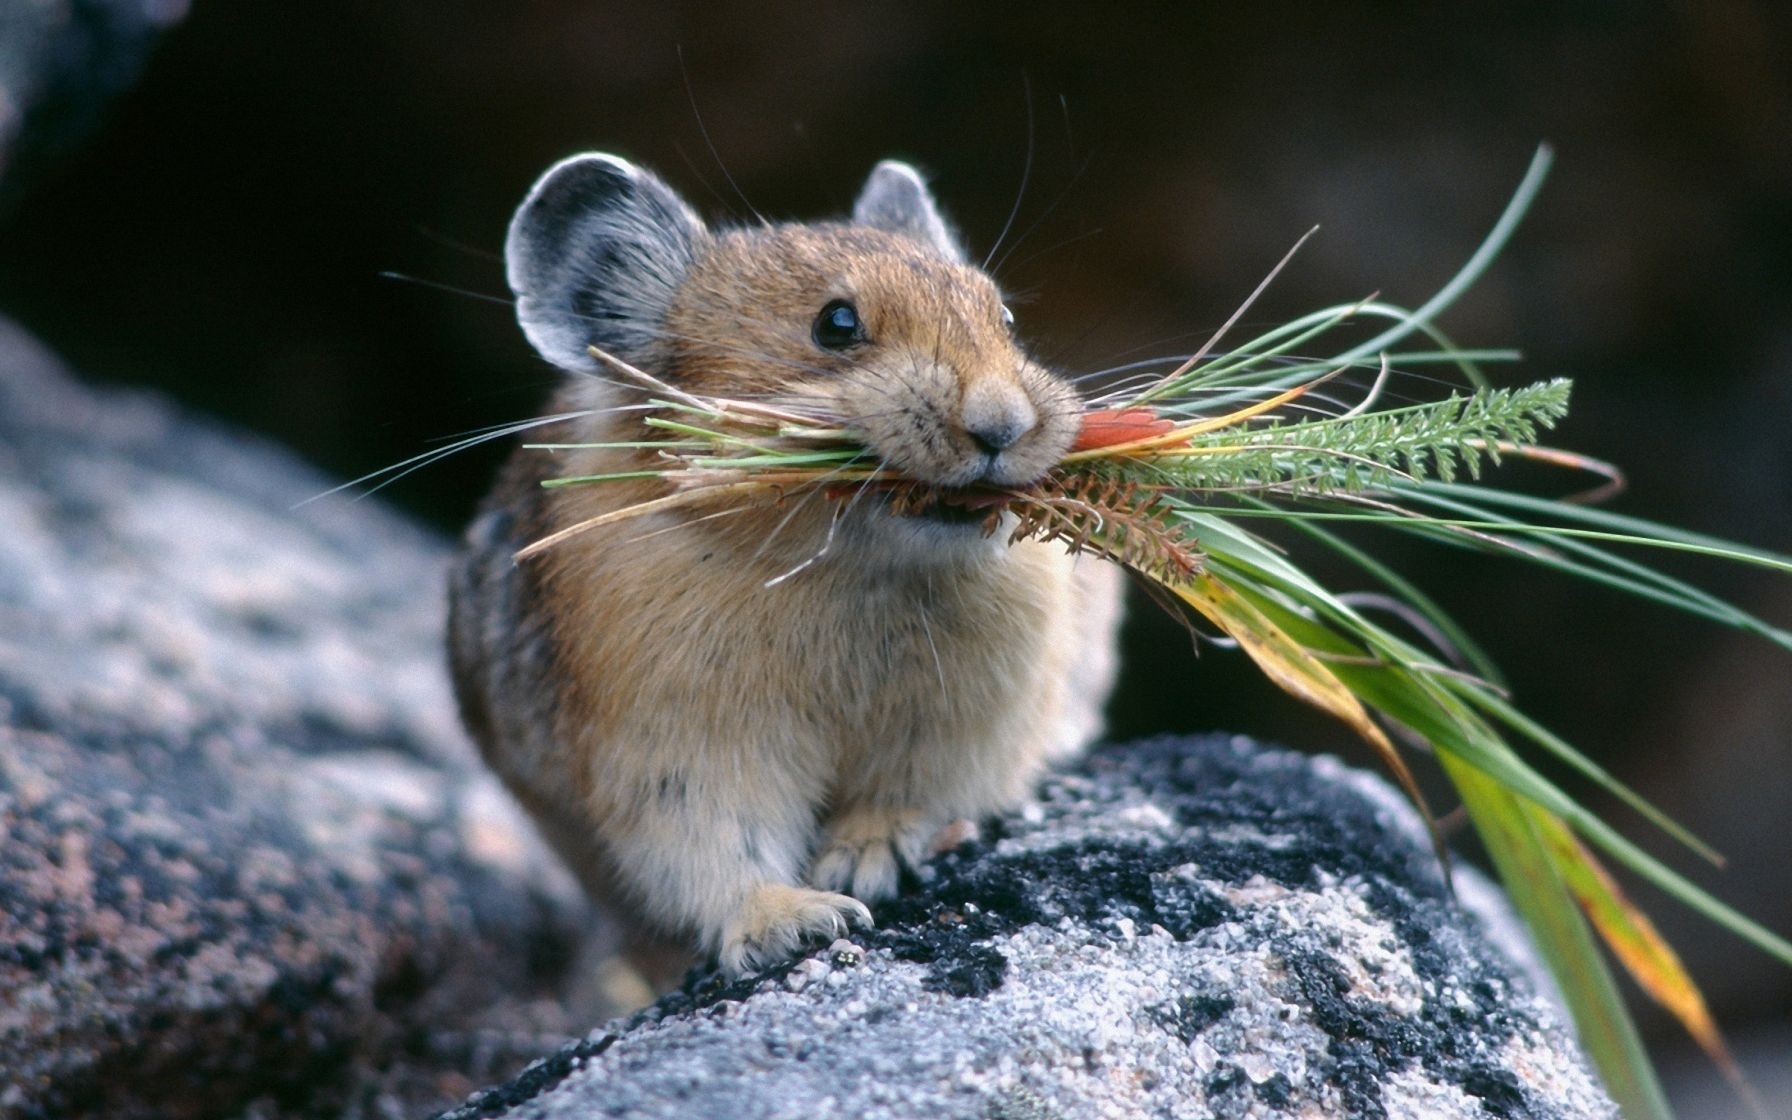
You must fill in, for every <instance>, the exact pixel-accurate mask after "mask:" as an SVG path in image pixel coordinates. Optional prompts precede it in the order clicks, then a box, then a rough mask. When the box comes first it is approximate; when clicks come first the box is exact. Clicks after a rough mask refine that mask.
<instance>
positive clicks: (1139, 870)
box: [448, 738, 1616, 1120]
mask: <svg viewBox="0 0 1792 1120" xmlns="http://www.w3.org/2000/svg"><path fill="white" fill-rule="evenodd" d="M926 875H927V878H928V881H927V882H925V883H924V884H922V885H920V887H919V888H918V889H917V890H915V891H914V892H912V893H910V894H909V895H907V896H905V897H904V898H902V899H900V900H898V901H897V902H896V903H894V904H893V905H889V906H886V907H883V908H881V909H880V910H879V912H878V914H877V918H878V921H879V928H878V930H876V931H874V932H869V933H866V934H862V935H860V936H859V937H858V938H857V943H856V944H848V943H845V942H837V943H835V944H834V945H833V946H831V947H829V948H828V949H826V950H824V951H820V952H816V953H812V954H810V955H809V956H807V957H805V958H804V959H802V960H800V961H798V962H794V963H793V964H791V965H788V966H784V967H780V968H778V969H774V970H772V971H770V972H768V973H766V974H764V975H761V976H758V977H755V978H751V979H748V980H745V981H741V982H738V983H734V984H725V983H723V982H722V981H720V980H719V979H717V978H714V977H710V978H707V979H697V980H693V981H692V982H690V983H688V984H687V986H686V987H685V989H683V990H682V991H680V992H677V993H674V994H673V995H670V996H668V997H667V998H665V999H663V1000H661V1001H660V1002H659V1003H658V1004H656V1005H655V1006H654V1007H652V1008H649V1009H648V1010H646V1011H644V1012H642V1013H640V1014H638V1015H636V1016H634V1017H632V1018H630V1019H628V1020H624V1021H618V1022H616V1023H613V1024H611V1025H610V1026H609V1027H608V1028H606V1029H604V1030H600V1031H598V1032H596V1033H594V1034H592V1035H590V1036H589V1037H587V1038H586V1039H585V1040H583V1041H581V1042H579V1043H577V1044H575V1045H573V1046H570V1047H567V1048H565V1049H563V1050H562V1051H560V1052H559V1053H558V1054H556V1055H554V1056H553V1057H552V1058H550V1059H547V1060H545V1061H543V1062H540V1063H538V1064H536V1065H534V1066H532V1067H530V1069H528V1070H527V1071H525V1072H524V1074H523V1075H522V1076H520V1077H518V1078H517V1079H515V1080H514V1081H512V1082H511V1083H510V1084H508V1085H505V1086H503V1087H501V1088H498V1089H495V1090H492V1091H489V1092H487V1093H483V1094H480V1095H479V1096H476V1097H474V1098H472V1099H471V1100H469V1102H468V1103H467V1104H466V1105H465V1106H464V1107H463V1108H461V1109H460V1110H458V1111H455V1112H453V1113H449V1114H448V1120H473V1118H475V1117H488V1116H501V1117H505V1118H506V1120H522V1118H525V1117H569V1118H570V1117H593V1116H629V1117H637V1118H643V1120H645V1118H649V1117H675V1116H676V1117H690V1116H711V1117H729V1118H739V1120H754V1118H771V1117H811V1116H853V1117H865V1118H883V1117H888V1118H892V1120H893V1118H897V1117H902V1118H913V1117H918V1116H926V1117H930V1118H935V1120H949V1118H960V1117H962V1118H965V1120H973V1118H975V1120H1020V1118H1022V1117H1025V1118H1028V1120H1048V1118H1076V1120H1083V1118H1086V1117H1115V1118H1120V1117H1125V1118H1135V1117H1191V1118H1193V1117H1246V1116H1250V1117H1297V1116H1298V1117H1320V1116H1324V1117H1353V1118H1356V1117H1394V1118H1402V1117H1404V1118H1414V1120H1418V1118H1424V1120H1444V1118H1451V1117H1462V1118H1464V1120H1466V1118H1469V1117H1474V1118H1477V1120H1479V1118H1485V1117H1490V1116H1491V1117H1501V1118H1507V1120H1515V1118H1523V1117H1536V1118H1542V1117H1615V1116H1616V1109H1615V1108H1614V1107H1613V1105H1612V1104H1611V1103H1610V1101H1609V1100H1608V1099H1607V1097H1606V1096H1605V1095H1604V1093H1603V1091H1602V1090H1601V1089H1600V1088H1599V1086H1598V1085H1597V1083H1596V1082H1595V1081H1594V1080H1593V1078H1592V1077H1591V1075H1590V1074H1589V1073H1588V1071H1587V1069H1586V1067H1585V1065H1584V1064H1583V1062H1582V1060H1581V1058H1580V1057H1579V1056H1578V1052H1577V1050H1576V1047H1575V1045H1574V1043H1573V1041H1572V1040H1571V1038H1570V1037H1569V1036H1568V1034H1567V1033H1566V1031H1565V1030H1564V1029H1563V1027H1562V1025H1561V1020H1560V1018H1559V1017H1558V1015H1557V1014H1556V1012H1555V1010H1554V1008H1553V1007H1552V1006H1551V1004H1550V1003H1549V1002H1547V1001H1546V1000H1545V999H1543V998H1540V997H1539V996H1538V994H1537V993H1536V992H1535V990H1534V989H1533V988H1532V986H1531V984H1530V983H1529V982H1528V981H1527V980H1526V979H1524V978H1523V976H1522V975H1521V974H1520V972H1519V971H1518V970H1516V969H1515V968H1514V966H1513V965H1512V964H1511V963H1510V962H1509V961H1507V960H1506V959H1505V957H1504V955H1503V954H1502V953H1501V952H1499V951H1498V950H1496V949H1495V948H1493V947H1492V946H1491V945H1490V943H1489V941H1488V940H1487V939H1486V937H1485V936H1484V935H1483V933H1482V932H1481V922H1480V920H1479V919H1477V918H1475V917H1472V916H1470V915H1468V914H1465V913H1464V911H1463V910H1462V909H1460V908H1459V907H1458V906H1457V905H1455V904H1453V903H1452V902H1451V901H1450V899H1449V897H1448V895H1447V893H1446V892H1445V890H1444V888H1443V885H1442V883H1441V881H1440V879H1439V875H1438V872H1437V869H1436V867H1435V864H1434V862H1433V861H1432V858H1431V857H1430V855H1429V854H1428V850H1427V847H1426V845H1425V842H1424V838H1423V836H1422V834H1421V833H1419V831H1418V828H1417V824H1416V821H1415V819H1414V817H1413V815H1412V814H1411V813H1410V811H1408V810H1407V809H1406V808H1405V807H1404V805H1403V804H1402V803H1401V802H1399V801H1398V799H1397V798H1396V797H1395V796H1393V795H1392V794H1391V791H1389V790H1388V788H1387V787H1386V786H1385V785H1384V784H1382V783H1380V782H1379V781H1376V780H1374V779H1370V778H1368V777H1367V776H1365V775H1361V774H1358V773H1356V772H1353V771H1350V770H1347V769H1346V768H1344V767H1343V766H1341V765H1339V764H1338V763H1336V762H1335V761H1331V760H1325V759H1319V760H1314V759H1309V758H1306V757H1304V756H1300V755H1294V754H1289V753H1286V752H1282V751H1274V750H1268V749H1264V748H1261V747H1258V746H1256V745H1254V744H1251V743H1248V742H1244V741H1242V740H1226V739H1220V738H1206V739H1191V740H1159V741H1152V742H1146V743H1139V744H1134V745H1131V746H1126V747H1115V748H1108V749H1106V750H1103V751H1101V752H1099V753H1097V754H1096V755H1094V756H1093V757H1092V758H1090V759H1089V760H1087V761H1086V762H1085V763H1084V764H1082V765H1081V766H1080V767H1078V768H1077V769H1076V770H1074V771H1073V772H1070V773H1066V774H1063V775H1060V776H1057V777H1054V778H1052V779H1050V780H1049V781H1048V782H1047V783H1046V785H1045V788H1044V791H1043V794H1042V797H1041V800H1040V802H1039V804H1038V805H1037V806H1035V807H1034V808H1033V809H1032V810H1031V811H1029V812H1026V813H1022V814H1019V815H1016V816H1013V817H1010V818H1008V819H1006V820H1003V821H1001V822H999V823H998V825H997V826H996V827H995V828H994V830H993V831H991V832H990V833H988V834H987V835H986V836H985V837H984V838H983V839H982V840H981V841H978V842H975V843H973V844H971V845H968V846H966V847H963V848H960V849H959V850H957V851H955V852H953V853H951V854H949V855H947V856H945V857H942V858H941V859H939V860H937V861H935V862H934V863H933V864H932V865H931V866H930V867H929V868H928V869H927V871H926ZM1471 878H1472V876H1471ZM1476 887H1477V890H1478V891H1479V890H1481V889H1482V888H1484V887H1485V884H1484V883H1477V884H1476Z"/></svg>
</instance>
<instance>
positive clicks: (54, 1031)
mask: <svg viewBox="0 0 1792 1120" xmlns="http://www.w3.org/2000/svg"><path fill="white" fill-rule="evenodd" d="M327 485H328V483H327V482H326V481H325V480H323V479H322V478H320V477H319V476H317V475H316V474H315V473H313V472H311V471H309V470H307V469H306V468H304V467H303V466H302V465H301V464H299V463H297V462H296V461H294V460H293V459H291V458H290V457H289V456H286V455H283V454H281V453H278V452H276V451H274V450H272V449H270V448H267V447H264V446H261V445H260V444H258V443H256V442H255V441H252V440H249V439H246V438H243V437H238V436H234V435H231V434H228V433H223V432H220V431H218V430H216V429H215V428H213V427H211V426H208V425H204V424H201V423H197V422H194V421H192V420H190V419H186V418H183V417H181V416H179V415H177V414H176V413H175V412H174V410H172V409H171V408H169V407H167V406H166V405H165V404H163V403H161V402H159V401H157V400H155V399H152V398H148V397H142V396H135V395H125V394H105V395H102V394H95V393H90V392H88V391H86V390H83V389H80V388H78V387H77V386H75V385H74V384H72V383H71V382H69V381H68V380H67V379H66V378H65V377H63V376H62V374H61V373H60V372H59V371H58V370H57V369H56V368H55V364H54V362H53V361H52V360H51V359H49V357H48V356H47V355H45V354H44V353H43V352H42V351H41V350H39V349H37V348H36V347H35V346H34V345H33V344H32V343H31V342H30V340H29V339H27V338H25V337H24V336H23V335H22V334H21V333H20V332H18V331H17V329H16V328H13V327H11V326H10V325H8V324H6V323H4V321H0V526H4V529H3V530H0V1116H5V1117H21V1118H23V1117H50V1116H54V1117H75V1116H91V1115H104V1116H115V1117H123V1116H170V1117H199V1116H219V1115H232V1114H243V1113H245V1112H247V1113H249V1114H260V1115H271V1114H274V1113H282V1114H292V1113H295V1112H304V1113H307V1114H332V1115H368V1114H378V1115H417V1114H419V1112H420V1111H427V1110H428V1109H429V1108H431V1107H432V1106H433V1107H441V1106H443V1105H445V1104H447V1103H451V1102H453V1101H454V1100H457V1099H459V1098H460V1097H462V1096H464V1095H465V1094H466V1093H467V1092H469V1091H471V1090H472V1089H474V1088H477V1087H478V1086H479V1085H480V1084H482V1083H484V1082H486V1081H489V1080H490V1079H493V1078H497V1077H502V1076H505V1075H506V1074H508V1073H509V1072H511V1071H514V1070H515V1069H516V1068H517V1066H519V1065H521V1064H522V1062H523V1061H525V1060H527V1058H529V1057H533V1056H534V1055H536V1054H539V1053H540V1052H541V1051H542V1050H544V1049H547V1048H551V1047H552V1046H553V1045H555V1044H556V1043H557V1042H559V1041H561V1040H563V1039H564V1038H565V1037H567V1033H566V1032H565V1023H564V1022H563V1021H562V1019H561V1017H560V1014H559V1012H558V1010H557V1005H555V1004H553V1003H552V1002H551V1001H540V1000H539V997H540V996H542V995H544V994H545V993H546V992H547V990H548V986H549V984H550V982H551V981H552V980H553V979H555V973H557V972H558V971H559V970H560V969H562V968H564V962H565V961H566V960H567V959H569V958H570V956H571V955H572V947H573V946H574V944H575V937H576V931H577V930H578V928H579V924H580V921H581V914H580V910H581V906H582V904H581V903H580V902H579V901H578V900H577V899H576V897H575V895H574V893H573V889H572V887H571V885H570V883H569V881H568V880H567V879H566V878H565V876H564V873H563V872H561V871H560V870H559V868H558V866H557V865H556V864H554V863H553V862H552V861H551V859H549V858H548V857H547V856H546V855H545V853H544V852H543V851H542V850H541V849H540V848H539V846H538V845H537V844H536V843H535V842H534V841H533V840H532V839H531V837H532V835H533V834H532V833H530V832H529V831H528V830H527V829H526V827H524V826H522V824H521V822H520V820H519V817H518V815H517V811H516V810H515V809H514V808H513V806H512V804H511V802H510V801H509V799H508V798H507V797H506V796H505V795H504V794H503V793H501V792H500V790H499V789H498V787H497V784H496V783H495V781H494V780H493V779H491V778H490V777H489V776H488V775H487V774H486V773H485V771H484V770H483V769H482V768H481V767H480V766H479V765H478V763H477V762H476V761H475V759H474V758H473V755H472V752H471V749H470V747H468V746H467V745H466V743H465V740H464V739H463V737H462V735H461V732H460V729H459V727H458V726H457V724H456V721H455V716H454V706H453V703H452V700H451V699H450V697H449V695H448V690H447V687H446V683H445V672H444V670H443V668H442V667H441V666H440V664H439V661H440V654H439V649H440V645H441V638H440V632H441V599H442V595H441V592H440V583H441V575H440V573H441V570H442V565H443V563H444V557H445V547H444V546H443V544H442V543H440V542H439V541H437V540H435V539H433V538H430V537H428V536H425V535H424V534H422V533H419V532H418V531H416V530H414V529H412V528H411V527H410V526H408V525H407V524H405V523H404V522H402V521H400V520H399V519H397V518H395V517H392V516H391V515H389V514H386V513H384V512H382V511H381V510H380V509H379V508H378V507H377V506H375V505H374V504H372V503H364V504H358V505H357V504H348V503H343V502H338V503H332V504H326V503H319V504H318V505H317V506H313V507H307V508H305V509H303V510H299V511H297V512H294V511H292V510H291V508H290V507H291V506H292V505H293V503H295V502H297V501H299V500H301V499H304V498H306V497H308V496H310V495H312V494H315V493H317V492H318V491H320V490H322V489H324V488H325V487H326V486H327ZM586 1025H588V1021H587V1024H586ZM573 1033H576V1032H573Z"/></svg>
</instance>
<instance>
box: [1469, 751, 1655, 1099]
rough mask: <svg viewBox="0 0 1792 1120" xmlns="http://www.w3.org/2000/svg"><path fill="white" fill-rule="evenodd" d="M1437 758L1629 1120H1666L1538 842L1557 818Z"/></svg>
mask: <svg viewBox="0 0 1792 1120" xmlns="http://www.w3.org/2000/svg"><path fill="white" fill-rule="evenodd" d="M1438 761H1439V763H1440V764H1442V766H1443V768H1444V771H1445V772H1446V773H1448V774H1449V776H1450V780H1451V782H1452V783H1453V784H1454V785H1455V787H1456V792H1457V794H1458V795H1459V796H1461V798H1462V804H1463V807H1464V808H1466V809H1467V810H1468V815H1469V819H1470V820H1472V821H1473V822H1474V825H1475V831H1476V832H1477V833H1478V834H1479V835H1480V837H1481V842H1482V843H1483V844H1484V845H1486V847H1487V853H1488V855H1489V856H1490V857H1491V858H1492V859H1493V865H1494V869H1495V870H1496V871H1498V872H1499V876H1500V883H1501V884H1502V885H1503V886H1504V887H1505V888H1506V895H1507V897H1509V898H1510V899H1511V900H1512V904H1513V906H1514V907H1516V908H1517V910H1518V913H1519V914H1520V916H1522V917H1523V918H1524V921H1525V925H1526V926H1528V927H1529V928H1530V931H1531V941H1532V943H1533V944H1534V945H1536V947H1537V951H1538V953H1539V954H1541V955H1542V957H1543V961H1544V963H1545V964H1546V965H1547V966H1548V967H1549V971H1550V974H1551V975H1552V976H1554V977H1555V980H1556V984H1557V986H1559V987H1560V988H1561V990H1562V999H1563V1001H1564V1002H1566V1003H1567V1005H1568V1012H1569V1014H1570V1015H1572V1016H1573V1018H1574V1026H1575V1030H1576V1032H1577V1033H1578V1034H1579V1035H1580V1044H1581V1046H1582V1048H1583V1049H1585V1050H1586V1052H1587V1056H1588V1057H1589V1058H1591V1059H1592V1061H1593V1065H1594V1067H1595V1068H1597V1069H1598V1070H1599V1075H1600V1077H1601V1078H1602V1079H1604V1081H1605V1087H1606V1090H1607V1091H1608V1092H1610V1093H1611V1095H1612V1099H1613V1100H1615V1101H1617V1102H1618V1107H1619V1108H1620V1109H1622V1110H1623V1113H1624V1115H1625V1117H1626V1118H1627V1120H1671V1118H1672V1116H1673V1112H1672V1110H1671V1109H1669V1107H1668V1103H1667V1098H1666V1097H1665V1096H1664V1095H1663V1094H1662V1091H1661V1083H1660V1082H1659V1081H1657V1080H1656V1078H1655V1071H1654V1068H1653V1067H1652V1066H1651V1065H1650V1064H1649V1056H1648V1054H1647V1052H1646V1051H1644V1049H1643V1043H1642V1040H1641V1039H1640V1038H1639V1037H1638V1036H1637V1033H1636V1026H1635V1024H1634V1023H1633V1022H1632V1021H1631V1018H1630V1012H1629V1011H1628V1010H1627V1009H1626V1008H1625V1007H1624V1001H1623V998H1622V997H1621V996H1620V995H1619V994H1618V987H1617V984H1616V983H1614V982H1613V980H1612V974H1611V970H1610V969H1609V968H1608V967H1607V966H1606V963H1605V958H1604V957H1602V956H1601V955H1600V954H1599V947H1598V945H1597V944H1596V943H1595V942H1594V941H1593V937H1592V933H1591V931H1589V930H1588V929H1587V922H1586V919H1585V918H1583V917H1582V916H1581V913H1580V910H1579V909H1578V908H1576V906H1575V904H1574V898H1573V896H1572V895H1571V894H1570V893H1569V891H1568V888H1567V886H1566V885H1565V884H1564V883H1563V881H1562V877H1561V875H1560V873H1559V870H1558V866H1557V863H1556V860H1555V859H1554V858H1553V857H1552V855H1551V852H1550V850H1549V849H1548V848H1547V847H1546V846H1545V845H1544V843H1543V841H1542V840H1541V839H1540V838H1539V837H1538V827H1539V825H1540V824H1543V823H1544V822H1554V823H1556V824H1559V823H1560V822H1559V821H1556V819H1555V818H1554V817H1552V816H1550V814H1548V813H1546V812H1544V811H1543V810H1542V809H1539V808H1538V807H1537V806H1536V805H1535V804H1534V803H1533V802H1530V801H1526V800H1524V799H1523V798H1521V797H1519V796H1518V795H1517V794H1514V793H1513V792H1511V791H1510V790H1508V789H1507V788H1506V787H1505V786H1504V785H1502V784H1501V783H1500V782H1499V781H1498V780H1496V779H1494V778H1491V777H1488V776H1487V775H1486V774H1484V773H1482V772H1481V771H1479V770H1477V769H1475V768H1474V767H1473V766H1470V765H1469V764H1468V763H1467V762H1464V761H1463V760H1462V759H1461V758H1458V757H1457V756H1455V755H1453V754H1449V753H1447V752H1441V751H1440V752H1439V753H1438Z"/></svg>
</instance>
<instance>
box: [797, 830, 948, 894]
mask: <svg viewBox="0 0 1792 1120" xmlns="http://www.w3.org/2000/svg"><path fill="white" fill-rule="evenodd" d="M938 832H939V825H938V823H937V822H936V821H932V820H928V819H927V818H925V817H923V816H922V815H921V814H920V813H917V812H915V811H913V810H892V809H858V810H854V811H852V812H850V813H844V814H842V815H841V816H839V817H837V818H835V819H834V821H833V822H832V823H831V824H830V825H829V826H828V833H827V840H826V842H825V843H824V844H823V846H822V849H821V854H820V855H818V856H816V857H815V864H814V866H813V867H811V868H810V869H809V882H810V883H812V884H813V885H815V886H817V887H820V888H821V889H822V890H824V891H850V892H852V894H853V895H854V896H855V897H857V898H862V899H865V900H866V901H867V902H877V901H880V900H882V899H886V898H889V897H890V896H892V895H894V894H895V893H896V886H897V884H898V882H899V881H900V880H901V877H902V869H903V868H904V867H909V868H913V867H916V866H918V865H919V864H920V862H921V861H922V860H924V859H926V858H927V857H928V856H929V855H931V854H932V853H933V851H934V844H933V838H934V835H935V834H936V833H938Z"/></svg>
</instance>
